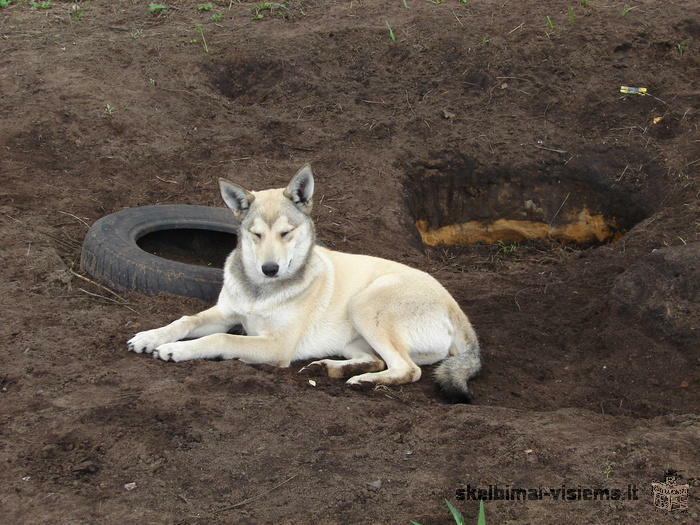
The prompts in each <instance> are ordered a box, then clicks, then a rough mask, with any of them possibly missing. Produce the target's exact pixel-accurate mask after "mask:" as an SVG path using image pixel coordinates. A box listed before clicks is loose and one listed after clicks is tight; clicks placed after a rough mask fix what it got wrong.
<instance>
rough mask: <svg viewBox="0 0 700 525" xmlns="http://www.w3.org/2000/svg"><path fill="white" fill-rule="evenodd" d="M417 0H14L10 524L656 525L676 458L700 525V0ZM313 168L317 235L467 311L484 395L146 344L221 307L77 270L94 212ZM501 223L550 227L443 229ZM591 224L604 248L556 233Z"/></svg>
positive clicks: (1, 375)
mask: <svg viewBox="0 0 700 525" xmlns="http://www.w3.org/2000/svg"><path fill="white" fill-rule="evenodd" d="M406 4H407V7H404V5H403V4H402V2H400V1H397V2H396V3H395V5H389V4H387V3H385V2H370V1H364V0H354V1H352V2H350V1H345V2H337V1H333V0H331V1H328V2H321V1H318V0H310V1H308V2H306V1H294V2H291V1H290V2H289V3H287V4H286V9H282V8H276V9H273V10H272V11H270V10H263V11H260V13H261V15H262V17H261V18H260V19H254V4H252V3H231V4H229V2H220V3H214V4H213V6H212V10H210V11H205V10H199V9H198V8H197V4H194V3H190V2H183V1H177V2H174V3H168V8H167V9H166V10H165V11H164V12H162V13H160V14H152V13H150V12H149V10H148V7H147V2H142V3H141V2H126V1H114V2H93V3H83V2H78V3H76V4H73V3H69V2H61V1H56V2H54V4H53V7H52V8H51V9H45V10H42V9H36V8H33V7H31V6H30V5H28V4H27V3H24V2H21V3H19V2H14V3H11V4H10V5H9V7H6V8H4V9H2V8H0V41H2V51H3V52H2V53H0V152H2V153H1V154H0V173H1V174H2V180H3V185H2V188H1V189H0V228H1V230H2V238H3V250H2V251H0V263H1V265H0V275H1V276H2V279H0V304H2V312H3V315H4V316H5V319H4V323H3V328H2V330H1V331H0V343H1V344H2V347H1V348H2V350H0V399H2V408H1V409H0V435H1V436H2V439H1V440H0V461H2V464H3V465H4V468H3V469H2V470H1V472H0V482H2V486H3V490H2V491H0V507H1V508H2V509H3V512H4V516H5V520H7V521H8V522H10V523H97V522H99V523H112V522H114V523H122V522H126V521H129V520H132V521H138V522H148V523H183V524H184V523H202V524H204V523H207V524H208V523H251V524H252V523H299V524H302V523H304V524H307V523H343V524H348V523H358V524H359V523H408V522H409V521H410V520H416V521H419V522H421V523H423V524H424V525H427V524H438V523H448V522H449V514H448V511H447V508H446V507H445V505H444V502H443V499H444V498H448V499H450V500H451V501H453V502H454V503H456V504H457V506H458V507H459V508H460V509H461V510H463V511H464V513H465V515H466V516H467V517H468V520H469V521H471V522H475V519H474V518H475V516H476V511H477V504H476V502H475V501H456V500H455V491H456V490H457V489H459V488H464V487H467V485H468V486H470V487H477V486H478V487H488V485H498V486H501V487H502V486H510V487H525V488H538V487H555V488H556V487H562V486H563V485H566V486H567V487H576V488H578V487H581V488H600V487H609V488H621V489H623V490H624V491H625V493H627V492H626V491H627V487H628V485H636V486H637V487H638V490H639V493H638V496H639V500H637V501H629V500H624V501H575V502H567V503H566V504H562V503H561V502H560V501H559V502H557V501H552V500H551V498H550V499H547V498H545V499H543V500H541V501H536V500H532V501H526V502H513V501H488V502H487V504H486V512H487V517H488V522H489V523H491V522H493V523H557V522H562V521H567V522H572V523H586V524H589V523H598V522H600V523H608V522H621V523H636V524H652V523H653V524H656V523H660V522H665V521H667V520H668V519H669V517H668V516H667V515H666V514H665V511H661V510H655V509H654V506H653V502H652V500H651V496H650V491H651V488H650V483H651V482H652V481H662V480H663V476H664V473H665V472H666V471H668V470H675V471H681V475H682V476H683V477H684V479H685V480H687V481H688V482H689V483H690V485H691V486H690V500H689V503H690V511H689V513H688V514H682V515H679V518H678V520H677V521H678V522H681V523H682V522H684V521H685V523H691V522H695V521H697V520H698V517H699V514H698V513H699V512H700V508H699V505H698V501H697V491H698V490H700V489H699V488H698V487H697V478H698V477H700V474H699V472H698V466H699V465H700V455H699V454H698V451H699V450H700V439H699V438H698V436H699V435H700V432H699V431H700V422H699V421H698V418H697V412H698V408H699V405H700V400H699V395H698V387H699V386H700V377H699V375H698V365H699V364H700V354H699V353H698V349H700V344H698V343H699V341H698V334H697V330H698V319H699V306H698V305H699V302H698V284H697V283H698V270H697V268H698V263H697V261H698V255H699V254H698V246H699V244H698V242H699V241H700V233H699V232H700V228H698V226H699V225H700V220H699V219H700V207H699V206H698V195H700V193H699V191H700V185H699V184H698V177H697V174H698V167H699V166H700V164H699V163H698V159H700V142H698V136H699V135H698V122H699V117H698V111H699V109H700V101H699V99H698V92H697V78H698V71H699V69H700V68H698V65H699V61H698V46H700V29H699V28H700V25H699V24H700V13H699V12H698V8H697V5H696V3H695V2H692V1H690V0H688V1H685V2H683V1H681V2H680V3H678V2H677V3H666V2H663V3H660V2H656V3H654V2H642V3H639V4H637V5H635V6H628V5H626V4H624V3H622V2H617V1H613V2H608V3H606V4H605V5H603V4H602V3H600V2H595V1H591V2H570V3H566V2H562V1H559V0H547V1H544V2H538V3H536V5H535V4H533V3H531V2H530V3H528V2H520V3H517V2H515V3H514V2H510V3H509V2H505V3H503V2H492V1H476V0H473V1H472V2H468V3H466V4H465V3H462V2H458V1H457V0H444V1H442V2H429V1H422V0H421V1H418V0H408V1H407V3H406ZM259 7H262V6H259ZM628 7H634V8H633V9H631V10H627V8H628ZM569 10H570V11H569ZM212 14H215V15H217V16H215V17H214V18H215V20H212ZM547 17H549V20H551V23H548V22H547ZM219 18H220V19H219ZM216 19H218V20H216ZM387 23H388V24H389V26H390V27H391V28H392V31H393V33H394V35H395V37H396V41H393V40H392V39H391V38H390V36H389V33H388V30H387ZM205 40H206V44H205ZM623 85H625V86H633V87H646V88H647V89H648V92H649V93H650V95H647V96H640V95H630V94H628V95H625V94H622V93H620V91H619V89H620V86H623ZM304 162H312V164H313V166H314V169H315V171H316V174H317V187H318V197H317V199H316V208H315V210H314V215H315V218H316V221H317V225H318V235H319V239H320V240H321V241H322V242H323V243H324V244H326V245H327V246H329V247H331V248H334V249H339V250H344V251H350V252H360V253H367V254H373V255H378V256H382V257H388V258H392V259H396V260H399V261H402V262H405V263H407V264H411V265H414V266H416V267H419V268H421V269H424V270H426V271H429V272H431V273H432V274H433V275H435V276H436V277H437V278H438V279H440V280H441V282H443V283H444V284H445V285H446V286H447V287H448V288H449V289H450V291H451V292H453V294H454V295H455V297H456V298H457V299H458V301H459V302H460V304H461V305H462V306H463V308H464V310H465V311H466V312H467V313H468V315H469V316H470V318H471V320H472V321H473V324H474V326H475V328H476V330H477V333H478V334H479V336H480V338H481V341H482V345H483V348H484V355H485V369H484V373H483V375H482V376H481V377H480V378H479V379H477V380H475V381H474V382H473V385H472V387H473V391H474V395H475V404H474V405H471V406H465V405H447V404H445V403H443V402H442V401H441V400H440V399H439V398H438V397H437V396H436V395H435V392H434V385H433V383H432V381H431V380H430V374H429V373H426V374H424V378H423V379H422V380H421V381H420V382H419V383H417V384H412V385H406V386H403V387H401V388H392V389H388V390H377V391H371V392H354V391H350V390H348V389H347V388H346V387H345V386H344V384H343V383H342V382H340V381H337V380H331V379H328V378H318V379H317V384H316V386H315V387H314V386H311V385H310V384H309V383H308V378H305V377H301V376H299V375H298V374H297V373H296V370H297V368H294V369H289V370H280V369H275V368H272V367H264V366H263V367H251V366H247V365H245V364H243V363H239V362H190V363H184V364H181V365H174V364H166V363H160V362H156V361H155V360H152V359H148V358H146V357H144V356H138V355H135V354H130V353H127V352H126V346H125V341H126V339H128V338H129V337H130V336H131V335H132V334H133V333H134V332H136V331H138V330H142V329H146V328H151V327H155V326H159V325H162V324H164V323H166V322H168V321H170V320H172V319H174V318H176V317H179V316H181V315H183V314H186V313H192V312H193V311H196V310H199V309H202V308H204V307H205V306H206V305H204V304H202V303H199V302H197V301H194V300H184V299H179V298H176V297H169V296H161V297H156V298H153V297H144V296H140V295H138V294H125V295H124V296H116V295H113V294H112V293H110V292H109V291H107V290H104V289H103V288H100V287H99V286H98V285H96V284H94V283H91V282H88V281H86V280H85V278H84V277H85V276H80V275H76V273H79V268H78V267H77V261H78V260H79V254H80V244H81V241H82V238H83V236H84V234H85V231H86V229H87V225H89V224H91V223H92V222H94V221H95V220H97V219H98V218H99V217H101V216H103V215H105V214H107V213H111V212H113V211H116V210H119V209H122V208H125V207H131V206H138V205H146V204H159V203H180V204H204V205H219V204H220V202H219V200H220V199H219V197H218V191H217V186H216V180H217V178H218V177H220V176H224V177H227V178H229V179H231V180H234V181H236V182H237V183H239V184H241V185H243V186H246V187H248V188H250V189H262V188H267V187H270V186H281V185H283V184H284V183H286V182H287V180H288V179H289V177H290V176H291V175H292V174H293V173H294V171H295V170H296V169H298V168H299V167H300V166H301V165H302V164H303V163H304ZM567 196H568V197H567ZM516 203H517V205H516ZM584 209H585V210H586V213H583V211H584ZM582 213H583V214H582ZM596 217H600V219H596ZM499 219H503V220H507V221H519V222H524V221H530V222H532V223H536V226H532V225H527V226H528V227H527V228H525V229H523V228H521V227H522V226H523V225H522V224H517V225H516V226H518V228H515V229H514V228H513V224H512V222H509V223H508V224H507V227H506V228H501V230H500V231H501V232H503V231H506V232H510V233H508V235H510V236H505V237H502V238H501V237H495V236H490V237H484V236H483V235H482V236H481V237H479V236H476V237H475V238H474V237H472V238H469V239H468V241H477V242H468V243H466V244H463V245H453V244H451V243H452V242H455V241H457V240H459V242H462V239H455V238H453V237H449V236H447V237H439V238H438V240H439V241H440V242H428V241H430V239H431V237H430V236H428V237H426V232H435V231H439V230H440V229H441V228H444V227H449V226H450V225H453V226H454V225H464V224H468V225H469V224H471V225H472V226H469V227H468V228H467V227H465V228H466V230H468V231H470V232H471V231H475V230H474V228H476V226H478V231H479V232H482V233H483V231H488V232H491V233H493V231H494V229H495V230H498V228H493V227H492V225H491V223H492V222H494V221H497V220H499ZM421 221H423V222H421ZM572 221H573V222H572ZM576 221H579V222H576ZM596 221H597V222H596ZM572 223H573V224H579V225H580V224H584V225H593V228H592V229H591V230H586V231H589V232H593V233H592V234H591V235H589V234H586V235H585V236H583V237H582V238H576V236H567V235H564V234H561V235H558V234H557V232H565V231H567V230H566V228H567V225H570V224H572ZM499 224H502V223H499ZM465 228H462V229H465ZM532 228H534V230H533V229H532ZM596 228H597V229H596ZM458 229H459V228H458ZM460 231H461V230H460ZM513 231H516V232H520V234H519V236H513ZM532 231H536V232H540V233H542V234H541V235H529V234H527V232H532ZM523 232H525V233H523ZM596 232H597V233H600V235H597V234H596ZM421 233H422V234H423V235H422V236H421ZM480 235H481V233H480ZM445 239H447V240H448V241H449V242H450V244H444V241H445ZM613 239H616V240H614V241H613ZM423 240H426V244H424V243H423ZM163 241H164V239H149V240H147V241H144V242H146V243H148V242H151V244H152V245H153V246H151V249H154V250H159V249H162V247H161V245H162V243H163ZM165 241H167V239H165ZM484 241H486V242H484ZM188 246H189V245H188ZM186 248H187V247H186ZM132 482H134V483H136V487H135V488H134V489H133V490H126V489H125V488H124V486H125V485H126V484H128V483H132Z"/></svg>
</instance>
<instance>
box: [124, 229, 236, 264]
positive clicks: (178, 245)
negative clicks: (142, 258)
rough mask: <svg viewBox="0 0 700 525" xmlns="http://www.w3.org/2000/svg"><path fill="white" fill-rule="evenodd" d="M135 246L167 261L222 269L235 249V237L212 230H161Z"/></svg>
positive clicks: (147, 236)
mask: <svg viewBox="0 0 700 525" xmlns="http://www.w3.org/2000/svg"><path fill="white" fill-rule="evenodd" d="M136 244H138V246H139V248H141V249H142V250H144V251H146V252H148V253H152V254H153V255H157V256H158V257H163V258H164V259H170V260H173V261H178V262H182V263H187V264H197V265H199V266H212V267H214V268H223V267H224V262H225V261H226V257H228V255H229V254H230V253H231V251H233V249H234V248H235V247H236V236H235V235H234V234H232V233H226V232H218V231H213V230H197V229H176V230H160V231H155V232H152V233H149V234H147V235H144V236H143V237H141V238H140V239H138V240H137V241H136Z"/></svg>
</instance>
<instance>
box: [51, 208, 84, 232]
mask: <svg viewBox="0 0 700 525" xmlns="http://www.w3.org/2000/svg"><path fill="white" fill-rule="evenodd" d="M58 213H62V214H63V215H68V216H69V217H73V218H74V219H75V220H77V221H80V222H82V223H83V224H84V225H85V227H86V228H90V225H89V224H88V223H87V222H85V221H84V220H83V219H81V218H80V217H78V216H77V215H73V214H72V213H68V212H67V211H61V210H58Z"/></svg>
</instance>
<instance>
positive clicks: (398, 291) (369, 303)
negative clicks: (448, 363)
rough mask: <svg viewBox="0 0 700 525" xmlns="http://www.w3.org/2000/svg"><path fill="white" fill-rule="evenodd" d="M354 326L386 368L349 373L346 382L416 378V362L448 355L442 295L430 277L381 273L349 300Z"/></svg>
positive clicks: (447, 326)
mask: <svg viewBox="0 0 700 525" xmlns="http://www.w3.org/2000/svg"><path fill="white" fill-rule="evenodd" d="M349 313H350V319H351V321H352V323H353V325H354V326H355V329H356V330H357V331H358V332H359V333H360V335H361V336H362V337H364V339H365V340H366V341H367V342H368V343H369V344H370V346H371V347H372V349H373V350H374V351H375V352H376V353H377V354H378V355H379V357H381V358H382V359H383V360H384V362H385V363H386V370H383V371H381V372H374V373H364V374H361V375H357V376H354V377H351V378H350V379H349V380H348V384H351V385H358V384H362V383H375V384H384V385H399V384H403V383H410V382H413V381H418V380H419V379H420V377H421V369H420V367H419V366H418V364H416V361H414V358H413V357H412V356H415V358H416V360H418V362H420V363H425V362H434V361H435V360H438V359H440V358H444V357H446V356H447V352H448V349H449V347H450V343H451V341H452V336H451V334H450V331H451V325H450V323H449V317H448V314H447V308H446V306H445V301H444V299H443V297H442V296H441V294H440V291H439V290H438V291H437V293H436V291H435V289H434V287H433V286H432V282H430V281H424V282H422V283H421V282H419V283H416V282H415V278H414V277H413V276H405V275H397V274H390V275H384V276H382V277H379V278H378V279H377V280H375V281H374V282H373V283H372V284H371V285H370V286H368V287H367V288H366V289H365V290H363V291H362V292H361V293H359V294H358V295H356V296H355V297H354V298H353V300H352V302H351V304H350V312H349Z"/></svg>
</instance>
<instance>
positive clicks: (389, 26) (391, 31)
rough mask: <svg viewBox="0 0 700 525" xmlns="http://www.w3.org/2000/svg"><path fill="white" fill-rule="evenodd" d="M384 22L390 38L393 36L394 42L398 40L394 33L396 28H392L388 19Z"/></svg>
mask: <svg viewBox="0 0 700 525" xmlns="http://www.w3.org/2000/svg"><path fill="white" fill-rule="evenodd" d="M384 23H385V24H386V28H387V29H388V30H389V38H391V40H392V42H396V35H395V34H394V30H393V29H392V28H391V25H390V24H389V21H388V20H386V21H385V22H384Z"/></svg>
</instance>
